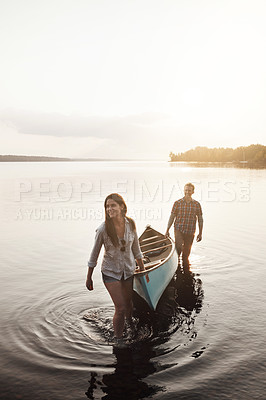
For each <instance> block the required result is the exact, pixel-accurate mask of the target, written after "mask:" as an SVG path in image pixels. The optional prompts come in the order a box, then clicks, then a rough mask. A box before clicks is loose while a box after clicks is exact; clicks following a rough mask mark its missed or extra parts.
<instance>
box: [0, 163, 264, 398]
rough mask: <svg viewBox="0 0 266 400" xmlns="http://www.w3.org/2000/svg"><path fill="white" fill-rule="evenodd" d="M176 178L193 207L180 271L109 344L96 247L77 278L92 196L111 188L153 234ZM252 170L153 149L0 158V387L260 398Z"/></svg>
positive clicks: (94, 394) (72, 393)
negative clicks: (195, 217)
mask: <svg viewBox="0 0 266 400" xmlns="http://www.w3.org/2000/svg"><path fill="white" fill-rule="evenodd" d="M188 181H191V182H193V183H195V185H196V191H195V194H194V198H195V199H197V200H199V201H200V202H201V205H202V208H203V214H204V231H203V240H202V242H200V243H194V244H193V249H192V253H191V257H190V261H191V271H192V273H193V275H192V276H191V277H190V278H189V279H188V278H185V277H184V276H183V275H182V274H179V276H178V277H177V278H178V279H177V281H176V282H174V283H173V284H172V285H174V286H172V288H173V290H174V293H175V296H176V297H175V298H176V301H177V302H178V304H176V306H175V307H173V304H170V306H169V301H170V300H169V299H168V297H167V296H168V294H167V295H165V296H164V298H163V299H162V302H161V311H160V309H159V310H158V312H157V314H156V315H155V316H153V317H152V318H151V316H150V315H149V314H147V315H145V314H144V315H142V317H140V318H137V317H138V316H136V319H135V332H134V333H135V336H134V337H133V338H132V339H131V341H130V342H129V343H128V345H127V347H126V348H124V349H117V348H114V347H113V346H112V341H111V339H112V315H113V306H112V303H111V300H110V298H109V295H108V293H107V291H106V290H105V288H104V286H103V283H102V282H101V274H100V260H99V263H98V266H97V268H96V270H95V272H94V286H95V290H94V291H93V292H88V291H87V289H86V288H85V277H86V271H87V267H86V263H87V258H88V256H89V253H90V249H91V247H92V244H93V240H94V234H95V229H96V227H97V226H98V225H100V224H101V222H102V221H103V201H104V198H105V196H106V195H107V194H109V193H111V192H119V193H121V194H122V195H123V197H124V198H125V200H126V202H127V205H128V211H129V215H131V216H132V217H133V218H134V219H135V221H136V224H137V230H138V234H139V235H140V234H141V233H142V231H143V230H144V229H145V227H146V225H147V224H150V225H151V226H152V227H154V228H155V229H156V230H158V231H160V232H163V233H164V232H165V229H166V224H167V221H168V217H169V213H170V211H171V207H172V204H173V202H174V201H175V200H176V199H178V198H180V197H182V188H183V186H184V184H185V183H186V182H188ZM265 183H266V170H250V169H245V168H239V169H236V168H219V167H216V168H212V167H208V168H197V167H195V166H190V165H189V164H171V165H170V164H168V163H166V162H94V163H93V162H69V163H63V162H60V163H52V162H51V163H1V164H0V190H1V194H0V216H1V233H0V235H1V252H0V261H1V303H0V308H1V317H0V318H1V319H0V326H1V328H0V329H1V342H0V352H1V374H0V375H1V377H0V384H1V395H0V396H1V399H5V400H9V399H12V400H13V399H23V400H26V399H38V400H47V399H51V400H57V399H64V400H67V399H74V400H79V399H86V398H89V399H128V400H130V399H134V400H135V399H145V398H148V397H149V396H150V397H149V398H152V399H173V400H174V399H189V400H190V399H192V400H194V399H200V400H201V399H202V400H205V399H211V400H213V399H247V400H249V399H265V398H266V395H265V390H266V382H265V373H266V354H265V349H266V335H265V329H266V318H265V314H264V312H265V299H266V285H265V281H266V268H265V243H266V242H265V237H266V234H265V229H266V216H265V191H266V190H265ZM172 229H173V228H172ZM171 235H172V236H173V230H172V231H171ZM163 302H165V303H164V304H162V303H163ZM166 310H167V311H166ZM84 313H88V314H89V315H90V318H91V321H90V322H88V321H85V320H84V319H83V318H82V316H83V314H84Z"/></svg>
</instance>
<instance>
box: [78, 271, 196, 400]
mask: <svg viewBox="0 0 266 400" xmlns="http://www.w3.org/2000/svg"><path fill="white" fill-rule="evenodd" d="M202 301H203V290H202V282H201V280H200V279H199V278H198V277H195V275H194V274H193V273H191V272H189V273H184V272H183V271H182V270H181V269H179V268H178V269H177V271H176V274H175V276H174V278H173V279H172V281H171V282H170V284H169V285H168V287H167V288H166V290H165V292H164V294H163V296H162V297H161V299H160V301H159V303H158V306H157V309H156V311H152V310H151V309H150V308H149V307H148V306H147V305H146V303H145V302H144V300H142V299H141V298H140V297H139V296H138V295H137V294H134V305H135V312H134V317H135V322H136V324H135V327H134V328H133V331H131V338H134V340H133V341H132V342H131V344H129V345H128V346H127V347H125V348H119V347H115V346H114V347H113V354H114V355H115V357H116V362H115V364H114V368H115V370H114V372H113V373H111V374H104V375H102V376H99V374H97V373H96V372H91V377H90V380H89V388H88V390H87V392H86V396H87V397H88V398H89V399H99V398H101V399H104V400H111V399H112V400H115V399H117V400H118V399H120V400H122V399H125V397H126V398H127V399H128V400H137V399H142V398H146V397H148V396H152V395H155V394H156V393H158V392H160V391H165V390H166V388H164V387H160V386H156V385H149V384H147V383H145V382H144V381H143V378H145V377H147V376H149V375H152V374H154V373H155V372H158V371H161V370H165V369H167V368H170V367H172V366H173V364H165V365H163V364H162V363H160V362H159V361H157V360H158V358H157V360H156V361H155V360H153V359H155V357H159V356H160V355H163V354H165V352H167V353H169V352H171V351H174V350H175V349H176V347H178V346H179V345H180V343H177V344H176V346H175V348H174V349H172V350H171V349H169V348H168V349H167V350H163V349H162V346H161V345H163V344H164V343H166V342H167V341H168V340H169V339H170V337H171V336H172V335H173V334H174V333H175V332H177V331H178V330H182V333H183V334H185V335H186V336H188V335H190V337H191V334H192V336H193V337H196V336H197V333H196V332H194V331H193V329H194V322H195V316H196V315H197V314H198V313H199V312H200V310H201V307H202ZM147 332H148V334H147ZM195 357H196V355H195ZM174 365H175V364H174ZM103 394H104V395H103ZM100 396H103V397H100Z"/></svg>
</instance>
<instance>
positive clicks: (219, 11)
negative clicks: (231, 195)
mask: <svg viewBox="0 0 266 400" xmlns="http://www.w3.org/2000/svg"><path fill="white" fill-rule="evenodd" d="M265 21H266V1H265V0H164V1H162V0H45V1H43V0H23V1H21V0H9V1H4V0H0V49H1V63H0V94H1V95H0V154H21V155H22V154H23V155H46V156H59V157H81V158H91V157H96V158H121V159H138V158H141V159H143V158H144V159H161V160H163V159H165V160H167V159H168V156H169V153H170V152H171V151H172V152H173V153H179V152H183V151H186V150H188V149H190V148H194V147H196V146H208V147H234V148H235V147H238V146H247V145H249V144H252V143H260V144H266V143H265V142H266V140H265V138H266V135H265V131H266V112H265V110H266V74H265V71H266V24H265Z"/></svg>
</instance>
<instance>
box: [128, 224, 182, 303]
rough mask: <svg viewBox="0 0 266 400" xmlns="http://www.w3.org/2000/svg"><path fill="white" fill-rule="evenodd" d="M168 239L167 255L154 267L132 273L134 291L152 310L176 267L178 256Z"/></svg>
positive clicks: (172, 243) (172, 242)
mask: <svg viewBox="0 0 266 400" xmlns="http://www.w3.org/2000/svg"><path fill="white" fill-rule="evenodd" d="M154 232H156V231H154ZM160 235H161V234H160ZM168 241H169V245H168V246H169V247H170V253H169V254H168V255H167V257H166V258H165V259H164V260H163V261H162V262H159V265H157V266H156V267H154V268H151V269H147V270H146V271H145V272H141V273H135V275H134V290H135V292H136V293H137V294H138V295H139V296H140V297H142V298H143V299H144V300H145V301H146V302H147V303H148V305H149V306H150V308H151V309H152V310H155V309H156V306H157V304H158V301H159V300H160V298H161V296H162V294H163V292H164V291H165V289H166V287H167V286H168V284H169V283H170V281H171V279H172V278H173V276H174V274H175V272H176V269H177V260H178V257H177V253H176V250H175V244H174V241H173V240H172V239H171V238H168ZM140 242H141V241H140Z"/></svg>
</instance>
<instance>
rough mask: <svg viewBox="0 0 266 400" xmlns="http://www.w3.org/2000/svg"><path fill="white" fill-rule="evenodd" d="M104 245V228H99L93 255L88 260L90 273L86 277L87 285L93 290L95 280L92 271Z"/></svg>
mask: <svg viewBox="0 0 266 400" xmlns="http://www.w3.org/2000/svg"><path fill="white" fill-rule="evenodd" d="M102 245H103V232H102V230H97V231H96V235H95V242H94V246H93V248H92V251H91V255H90V258H89V261H88V273H87V279H86V287H87V289H88V290H93V280H92V273H93V270H94V268H95V267H96V265H97V260H98V257H99V254H100V251H101V248H102Z"/></svg>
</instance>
